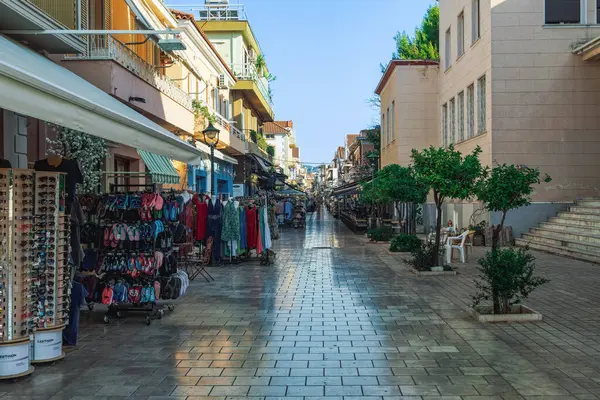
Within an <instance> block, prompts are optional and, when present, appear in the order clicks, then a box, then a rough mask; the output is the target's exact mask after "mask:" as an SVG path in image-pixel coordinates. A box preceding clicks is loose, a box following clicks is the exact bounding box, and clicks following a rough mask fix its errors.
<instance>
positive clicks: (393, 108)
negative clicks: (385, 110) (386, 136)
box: [391, 101, 396, 140]
mask: <svg viewBox="0 0 600 400" xmlns="http://www.w3.org/2000/svg"><path fill="white" fill-rule="evenodd" d="M395 122H396V102H395V101H392V132H391V133H392V140H394V138H395V137H396V131H395V129H394V128H395Z"/></svg>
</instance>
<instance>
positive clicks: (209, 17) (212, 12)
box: [180, 4, 248, 21]
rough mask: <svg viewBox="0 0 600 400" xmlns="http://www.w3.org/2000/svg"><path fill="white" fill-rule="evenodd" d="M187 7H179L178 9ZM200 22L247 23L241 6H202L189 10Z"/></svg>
mask: <svg viewBox="0 0 600 400" xmlns="http://www.w3.org/2000/svg"><path fill="white" fill-rule="evenodd" d="M186 8H187V7H186V6H185V5H184V6H180V9H186ZM189 10H190V11H192V12H193V14H194V17H196V19H198V20H201V21H247V20H248V18H247V17H246V11H245V10H244V5H243V4H204V5H200V6H192V7H191V8H189Z"/></svg>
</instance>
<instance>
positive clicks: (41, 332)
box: [31, 172, 71, 363]
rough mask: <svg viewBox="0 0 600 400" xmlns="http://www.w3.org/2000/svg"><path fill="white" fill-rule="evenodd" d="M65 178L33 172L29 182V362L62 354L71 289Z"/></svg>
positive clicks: (47, 360) (51, 358) (53, 358)
mask: <svg viewBox="0 0 600 400" xmlns="http://www.w3.org/2000/svg"><path fill="white" fill-rule="evenodd" d="M65 178H66V175H65V174H63V173H57V172H36V173H35V176H34V179H33V181H32V182H33V185H34V186H33V188H34V194H35V196H34V199H35V203H34V211H35V219H34V221H35V222H34V225H33V226H34V232H33V241H34V244H33V246H34V249H35V251H34V258H35V264H34V266H33V274H32V287H33V288H34V290H33V292H32V310H31V311H32V318H33V320H32V322H33V325H32V326H33V327H34V328H35V332H34V333H33V342H32V357H31V362H32V363H39V362H51V361H56V360H59V359H61V358H63V357H64V353H63V351H62V330H63V329H64V327H65V326H66V324H68V317H67V316H68V310H69V306H70V290H71V282H70V276H71V274H70V269H69V265H68V261H69V243H70V237H69V230H70V219H69V218H67V216H66V215H65Z"/></svg>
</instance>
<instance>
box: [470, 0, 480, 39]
mask: <svg viewBox="0 0 600 400" xmlns="http://www.w3.org/2000/svg"><path fill="white" fill-rule="evenodd" d="M479 6H480V0H473V4H472V7H471V36H472V38H473V43H475V42H476V41H478V40H479V38H480V37H481V8H480V7H479Z"/></svg>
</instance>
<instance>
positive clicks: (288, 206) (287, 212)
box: [285, 201, 294, 219]
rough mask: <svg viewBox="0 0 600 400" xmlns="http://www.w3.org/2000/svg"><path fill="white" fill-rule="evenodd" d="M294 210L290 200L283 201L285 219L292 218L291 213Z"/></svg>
mask: <svg viewBox="0 0 600 400" xmlns="http://www.w3.org/2000/svg"><path fill="white" fill-rule="evenodd" d="M293 211H294V206H293V204H292V202H291V201H286V202H285V219H292V213H293Z"/></svg>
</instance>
